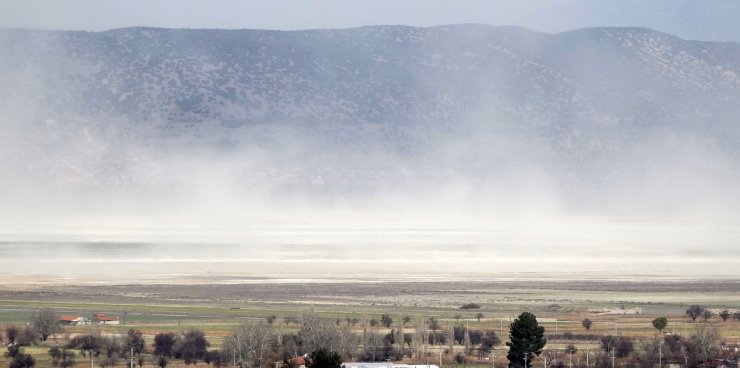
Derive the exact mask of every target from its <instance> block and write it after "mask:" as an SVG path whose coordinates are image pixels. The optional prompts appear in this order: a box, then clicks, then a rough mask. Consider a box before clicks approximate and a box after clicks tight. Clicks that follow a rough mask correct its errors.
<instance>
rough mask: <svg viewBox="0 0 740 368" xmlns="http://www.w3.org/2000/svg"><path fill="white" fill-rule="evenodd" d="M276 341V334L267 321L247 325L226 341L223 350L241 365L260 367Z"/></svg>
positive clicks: (239, 328) (238, 329)
mask: <svg viewBox="0 0 740 368" xmlns="http://www.w3.org/2000/svg"><path fill="white" fill-rule="evenodd" d="M275 341H276V335H275V332H274V330H273V328H272V326H271V325H269V324H268V323H267V322H266V321H261V322H258V323H245V324H243V325H241V326H238V327H237V328H235V329H234V332H233V333H232V334H231V336H229V337H227V338H226V339H224V343H223V350H224V353H225V354H226V355H227V356H230V357H234V359H236V360H237V362H238V363H239V365H243V364H246V365H248V366H258V365H259V363H260V362H261V361H262V359H263V358H264V357H265V355H266V354H267V353H268V352H269V351H270V348H271V347H272V346H273V344H275Z"/></svg>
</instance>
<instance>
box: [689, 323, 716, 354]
mask: <svg viewBox="0 0 740 368" xmlns="http://www.w3.org/2000/svg"><path fill="white" fill-rule="evenodd" d="M718 337H719V334H718V333H717V330H715V329H713V328H710V327H707V326H706V325H700V326H697V327H696V330H695V331H694V334H693V335H691V337H690V338H689V341H688V344H687V350H688V351H689V353H690V355H691V356H694V357H695V358H696V359H697V361H698V362H706V361H708V360H709V359H711V358H713V357H714V356H716V354H717V353H718V351H719V347H718V346H717V338H718Z"/></svg>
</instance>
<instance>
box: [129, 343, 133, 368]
mask: <svg viewBox="0 0 740 368" xmlns="http://www.w3.org/2000/svg"><path fill="white" fill-rule="evenodd" d="M129 360H130V364H129V367H130V368H134V347H133V346H132V347H131V357H130V359H129Z"/></svg>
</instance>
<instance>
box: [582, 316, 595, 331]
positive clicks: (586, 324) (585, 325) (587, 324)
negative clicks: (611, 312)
mask: <svg viewBox="0 0 740 368" xmlns="http://www.w3.org/2000/svg"><path fill="white" fill-rule="evenodd" d="M592 324H593V323H592V322H591V320H590V319H588V318H584V319H583V321H582V322H581V326H583V328H585V329H586V332H588V331H589V330H590V329H591V325H592Z"/></svg>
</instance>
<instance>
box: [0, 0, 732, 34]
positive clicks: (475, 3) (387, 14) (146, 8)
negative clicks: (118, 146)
mask: <svg viewBox="0 0 740 368" xmlns="http://www.w3.org/2000/svg"><path fill="white" fill-rule="evenodd" d="M0 9H1V11H0V28H31V29H55V30H86V31H102V30H108V29H112V28H121V27H131V26H149V27H166V28H227V29H241V28H252V29H279V30H295V29H313V28H348V27H358V26H365V25H380V24H394V25H398V24H400V25H409V26H434V25H441V24H457V23H482V24H490V25H514V26H521V27H525V28H529V29H533V30H538V31H543V32H551V33H554V32H562V31H568V30H572V29H578V28H584V27H594V26H637V27H648V28H653V29H657V30H660V31H663V32H667V33H671V34H674V35H677V36H679V37H682V38H687V39H696V40H707V41H734V42H740V26H738V22H737V19H740V2H738V1H733V0H650V1H646V0H594V1H589V0H550V1H547V0H528V1H514V0H466V1H444V0H403V1H401V0H352V1H349V0H344V1H342V0H311V1H306V0H269V1H234V0H209V1H204V0H155V1H153V0H128V1H109V0H67V1H57V0H0Z"/></svg>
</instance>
